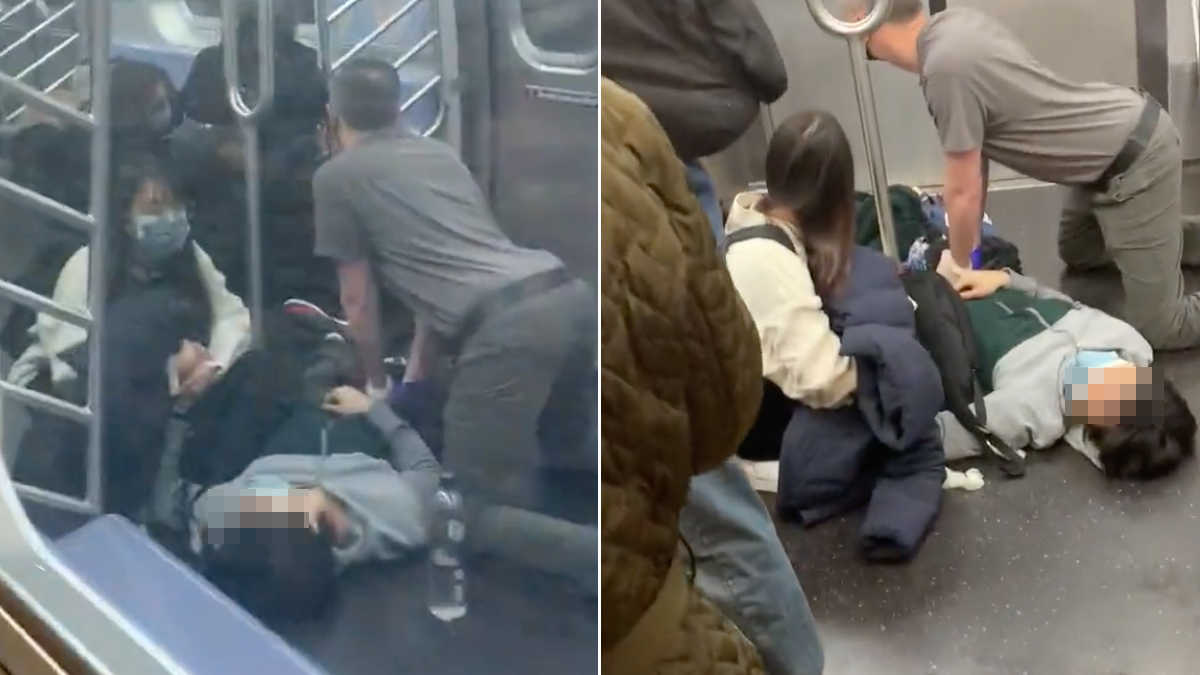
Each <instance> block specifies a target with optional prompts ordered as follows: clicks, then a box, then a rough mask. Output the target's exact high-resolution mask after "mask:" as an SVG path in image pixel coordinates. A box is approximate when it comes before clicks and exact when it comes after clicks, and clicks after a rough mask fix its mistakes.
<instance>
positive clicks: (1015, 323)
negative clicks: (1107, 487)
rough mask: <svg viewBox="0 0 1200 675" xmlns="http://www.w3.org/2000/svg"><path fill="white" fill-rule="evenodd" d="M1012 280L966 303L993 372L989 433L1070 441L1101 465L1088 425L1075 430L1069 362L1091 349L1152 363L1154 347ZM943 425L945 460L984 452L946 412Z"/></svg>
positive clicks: (1011, 440)
mask: <svg viewBox="0 0 1200 675" xmlns="http://www.w3.org/2000/svg"><path fill="white" fill-rule="evenodd" d="M1009 276H1010V277H1011V279H1012V280H1011V281H1010V282H1009V286H1008V288H1006V289H1001V290H1002V291H1003V292H997V293H996V294H994V295H993V296H992V297H988V298H983V299H981V300H972V301H971V302H969V303H967V306H968V308H969V309H970V310H971V329H972V330H973V331H974V332H975V339H976V340H977V341H979V342H978V344H979V345H980V352H981V355H982V356H983V357H984V359H983V361H984V363H981V368H989V369H990V370H989V372H988V373H987V374H988V375H989V376H990V383H991V385H992V387H991V392H990V393H988V394H987V395H986V396H984V399H983V402H984V405H985V406H986V408H987V421H988V428H989V429H991V430H992V432H993V433H995V434H996V435H997V436H999V437H1000V438H1001V440H1003V441H1004V442H1005V443H1008V444H1009V445H1010V446H1012V447H1014V448H1033V449H1043V448H1048V447H1050V446H1052V445H1054V444H1056V443H1058V442H1059V441H1060V440H1061V441H1064V442H1066V444H1067V445H1069V446H1071V447H1072V448H1074V449H1075V450H1077V451H1079V452H1081V453H1083V455H1084V456H1086V457H1087V458H1088V459H1089V460H1090V461H1091V462H1092V463H1093V464H1095V465H1096V466H1097V467H1098V468H1099V467H1100V455H1099V452H1098V451H1097V449H1096V447H1095V446H1094V445H1092V444H1091V443H1090V442H1088V440H1087V438H1086V437H1085V435H1084V433H1083V426H1082V425H1068V418H1067V414H1066V411H1067V403H1066V401H1065V400H1064V396H1063V383H1064V375H1065V371H1066V368H1067V365H1068V364H1069V363H1070V362H1071V361H1072V360H1073V359H1074V358H1075V356H1076V355H1077V354H1078V353H1079V352H1080V351H1081V350H1084V349H1090V350H1098V351H1115V352H1118V353H1119V354H1120V355H1121V357H1122V358H1124V359H1125V360H1127V361H1129V362H1130V363H1133V364H1135V365H1138V366H1149V365H1151V363H1152V362H1153V361H1154V350H1153V349H1152V348H1151V347H1150V343H1149V342H1146V338H1144V337H1142V335H1141V333H1138V332H1137V331H1136V330H1134V328H1133V326H1130V325H1129V324H1127V323H1125V322H1124V321H1121V320H1120V319H1117V318H1115V317H1112V316H1109V315H1108V314H1105V313H1104V312H1102V311H1100V310H1098V309H1095V308H1092V307H1087V306H1086V305H1082V304H1080V303H1078V302H1075V301H1074V300H1072V299H1071V298H1070V297H1068V296H1066V295H1064V294H1062V293H1059V292H1058V291H1056V290H1054V289H1051V288H1048V287H1045V286H1040V285H1039V284H1038V283H1037V281H1035V280H1033V279H1031V278H1029V277H1025V276H1021V275H1020V274H1016V273H1015V272H1010V273H1009ZM1013 295H1023V296H1024V297H1025V302H1023V303H1020V304H1018V303H1016V302H1013V301H1012V299H1011V296H1013ZM1006 297H1009V298H1010V299H1009V300H1008V301H1007V302H1006V301H1005V298H1006ZM1007 310H1011V311H1007ZM938 423H939V424H940V425H941V428H942V442H943V444H944V445H945V448H946V459H948V460H955V459H960V458H963V457H971V456H975V455H978V454H979V442H978V441H977V440H976V439H975V437H974V436H972V435H971V434H970V433H969V432H967V430H966V429H964V428H963V426H962V425H961V424H959V423H958V420H956V419H955V418H954V416H953V415H951V414H949V413H941V414H939V415H938Z"/></svg>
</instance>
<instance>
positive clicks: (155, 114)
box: [146, 84, 172, 130]
mask: <svg viewBox="0 0 1200 675" xmlns="http://www.w3.org/2000/svg"><path fill="white" fill-rule="evenodd" d="M171 117H172V110H171V99H170V97H169V95H168V94H167V88H166V87H165V86H163V85H161V84H160V85H158V86H157V87H156V88H155V89H154V93H153V94H152V95H151V96H150V101H149V103H148V107H147V113H146V119H147V122H149V124H150V126H151V127H153V128H154V129H156V130H164V129H167V128H168V127H170V126H171Z"/></svg>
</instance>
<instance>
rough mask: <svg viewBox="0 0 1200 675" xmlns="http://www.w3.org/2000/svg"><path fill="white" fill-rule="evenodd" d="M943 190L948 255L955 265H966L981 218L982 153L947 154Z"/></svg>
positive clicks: (965, 266)
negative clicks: (948, 243)
mask: <svg viewBox="0 0 1200 675" xmlns="http://www.w3.org/2000/svg"><path fill="white" fill-rule="evenodd" d="M944 189H945V196H944V198H945V203H946V227H947V229H948V230H949V239H950V255H951V257H953V258H954V262H955V263H956V264H957V265H958V266H959V267H964V268H970V266H971V265H970V263H971V251H974V250H975V248H976V247H977V246H978V245H979V237H980V228H981V227H982V225H981V223H982V219H983V153H981V152H980V151H979V150H968V151H966V152H956V153H947V154H946V175H945V187H944Z"/></svg>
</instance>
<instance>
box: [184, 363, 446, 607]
mask: <svg viewBox="0 0 1200 675" xmlns="http://www.w3.org/2000/svg"><path fill="white" fill-rule="evenodd" d="M325 410H326V411H328V412H329V413H331V414H333V415H337V416H341V417H352V416H358V415H363V416H365V417H366V419H367V420H369V421H370V422H371V423H372V424H373V425H374V426H375V427H376V428H377V429H378V430H379V431H380V432H381V434H382V435H383V436H384V437H385V438H386V439H387V441H388V443H389V445H390V447H391V460H390V461H388V460H384V459H378V458H375V457H371V456H369V455H366V454H363V453H357V452H356V453H346V454H329V455H324V456H322V455H311V454H296V455H288V454H271V455H267V456H264V457H261V458H259V459H257V460H255V461H254V462H252V463H251V464H250V465H249V466H248V467H247V468H246V470H245V471H243V472H242V473H241V475H239V476H238V477H237V478H235V479H234V480H232V481H230V482H228V483H225V484H222V485H217V486H214V487H212V488H209V489H208V490H206V491H205V492H203V493H202V494H201V495H200V496H199V497H197V499H196V501H195V502H194V504H193V507H192V512H193V517H194V528H193V529H194V532H193V542H192V545H193V550H194V551H195V552H196V553H198V554H200V555H201V557H202V558H203V559H205V560H206V561H207V562H206V574H207V575H208V576H209V578H210V580H212V581H213V582H214V583H215V584H216V585H217V586H218V588H221V589H222V590H223V591H224V592H225V593H226V594H227V595H229V596H230V597H232V598H233V599H234V600H237V601H238V602H239V603H241V604H242V605H243V606H245V607H246V608H247V609H248V610H249V611H250V612H251V613H254V614H259V615H266V616H271V615H277V614H282V615H287V616H295V615H297V614H301V613H303V614H308V613H311V612H315V611H319V609H320V607H322V606H323V605H324V604H325V602H326V601H328V599H329V598H330V597H331V596H332V593H333V588H334V585H333V584H334V579H335V577H336V575H337V574H338V573H340V572H341V571H343V570H344V569H346V568H347V567H349V566H351V565H354V564H357V563H362V562H366V561H387V560H394V559H397V558H400V557H402V556H404V555H405V554H406V553H408V552H410V551H412V550H414V549H417V548H421V547H423V546H424V545H425V542H426V534H427V532H426V506H427V504H428V503H429V501H430V499H431V498H432V496H433V493H434V492H435V491H436V490H437V485H438V478H439V474H440V472H441V467H440V465H439V464H438V462H437V460H435V459H434V458H433V454H432V453H431V452H430V451H429V447H428V446H427V445H426V444H425V442H424V441H423V440H421V437H420V435H419V434H417V432H416V431H415V430H414V429H413V428H412V427H411V426H409V424H408V423H407V422H405V421H404V420H402V419H400V418H399V417H397V416H396V415H395V413H393V412H392V411H391V409H389V408H388V407H387V405H386V404H385V403H383V402H379V401H373V400H372V399H371V398H370V397H368V396H367V394H366V393H365V392H363V391H361V390H359V389H356V388H353V387H346V386H343V387H337V388H335V389H333V390H332V391H331V392H330V393H329V395H328V396H327V398H326V400H325Z"/></svg>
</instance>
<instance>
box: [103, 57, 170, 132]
mask: <svg viewBox="0 0 1200 675" xmlns="http://www.w3.org/2000/svg"><path fill="white" fill-rule="evenodd" d="M110 77H111V78H112V83H111V85H110V87H111V90H112V114H111V117H112V120H113V128H114V131H115V132H117V133H119V134H121V133H122V132H126V133H128V132H133V133H139V132H141V133H145V131H146V130H147V122H148V121H149V118H150V114H151V113H152V112H153V110H152V105H153V103H154V98H155V93H156V92H157V91H158V89H159V88H162V89H163V91H165V92H166V95H167V101H168V103H170V104H171V107H172V126H175V122H177V121H178V120H179V119H180V117H179V116H180V114H181V113H180V111H179V109H178V108H179V106H178V105H177V104H178V100H177V99H178V98H179V91H178V90H177V89H176V88H175V83H174V82H172V81H171V76H170V75H168V74H167V71H165V70H163V69H162V68H160V67H158V66H156V65H154V64H153V63H147V62H145V61H135V60H133V59H123V58H117V59H113V62H112V74H111V75H110ZM123 135H124V134H123Z"/></svg>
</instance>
